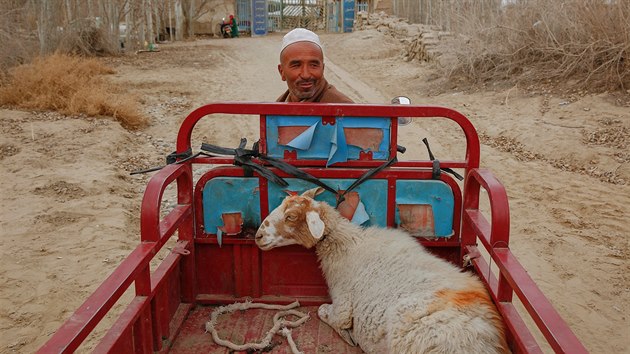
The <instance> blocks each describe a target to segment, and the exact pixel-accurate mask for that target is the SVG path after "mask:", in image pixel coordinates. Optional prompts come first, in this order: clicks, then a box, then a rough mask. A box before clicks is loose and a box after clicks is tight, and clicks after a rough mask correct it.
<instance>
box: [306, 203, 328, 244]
mask: <svg viewBox="0 0 630 354" xmlns="http://www.w3.org/2000/svg"><path fill="white" fill-rule="evenodd" d="M306 224H307V225H308V231H310V232H311V235H312V236H313V237H314V238H315V239H316V240H319V239H320V238H322V236H324V227H325V225H324V222H323V221H322V219H321V218H320V217H319V214H318V213H317V212H316V211H312V210H311V211H308V212H307V213H306Z"/></svg>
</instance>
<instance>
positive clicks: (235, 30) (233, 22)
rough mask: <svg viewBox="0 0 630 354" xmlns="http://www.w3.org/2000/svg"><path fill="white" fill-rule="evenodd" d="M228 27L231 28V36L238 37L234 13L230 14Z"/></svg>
mask: <svg viewBox="0 0 630 354" xmlns="http://www.w3.org/2000/svg"><path fill="white" fill-rule="evenodd" d="M230 28H231V29H232V32H231V35H232V38H236V37H238V23H236V19H235V18H234V15H230Z"/></svg>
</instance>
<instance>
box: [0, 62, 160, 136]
mask: <svg viewBox="0 0 630 354" xmlns="http://www.w3.org/2000/svg"><path fill="white" fill-rule="evenodd" d="M113 72H114V71H113V70H112V69H110V68H108V67H106V66H105V65H103V64H102V63H100V62H99V61H98V60H96V59H85V58H80V57H75V56H67V55H61V54H55V55H51V56H48V57H45V58H38V59H36V60H34V61H33V63H31V64H25V65H21V66H18V67H15V68H13V69H12V70H11V71H10V74H9V78H8V82H7V84H6V85H4V86H3V87H0V105H3V106H11V107H16V108H22V109H39V110H55V111H59V112H61V113H63V114H86V115H88V116H99V115H102V116H110V117H114V119H116V120H118V121H119V122H120V123H121V124H122V125H123V126H124V127H126V128H127V129H140V128H142V127H145V126H146V125H147V123H148V120H147V118H146V117H145V116H143V115H142V114H141V113H140V112H139V111H138V109H137V107H138V103H137V102H135V101H134V100H132V99H131V98H129V97H128V96H125V95H124V94H123V93H122V92H120V89H119V88H118V87H116V86H114V85H113V84H111V83H109V82H107V80H105V79H104V77H103V76H104V75H106V74H112V73H113Z"/></svg>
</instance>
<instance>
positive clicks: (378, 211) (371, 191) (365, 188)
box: [269, 178, 387, 227]
mask: <svg viewBox="0 0 630 354" xmlns="http://www.w3.org/2000/svg"><path fill="white" fill-rule="evenodd" d="M285 180H286V181H287V182H289V186H288V187H280V186H278V185H275V184H273V183H270V184H269V210H270V211H271V210H274V209H275V208H277V207H278V205H280V203H282V201H283V200H284V198H285V197H286V196H287V193H286V192H285V190H291V191H297V192H298V193H300V194H301V193H302V192H304V191H306V190H309V189H312V188H315V187H317V186H315V185H313V184H312V183H310V182H307V181H303V180H301V179H297V178H285ZM322 181H324V183H326V184H327V185H329V186H331V187H333V188H335V189H344V190H345V189H346V188H348V187H349V186H350V185H351V184H352V183H353V182H354V181H355V180H354V179H322ZM354 191H355V192H358V193H359V196H360V197H361V201H362V202H363V204H364V205H365V210H366V212H367V214H368V216H369V217H370V220H369V221H367V222H366V223H364V224H363V226H370V225H378V226H381V227H386V226H387V181H386V180H383V179H371V180H368V181H365V182H363V183H362V184H361V185H359V186H358V187H356V188H355V189H354ZM315 199H316V200H320V201H325V202H326V203H328V204H330V205H332V206H335V205H336V199H335V196H334V195H333V194H332V193H331V192H328V191H325V192H324V193H322V194H320V195H318V196H317V197H316V198H315Z"/></svg>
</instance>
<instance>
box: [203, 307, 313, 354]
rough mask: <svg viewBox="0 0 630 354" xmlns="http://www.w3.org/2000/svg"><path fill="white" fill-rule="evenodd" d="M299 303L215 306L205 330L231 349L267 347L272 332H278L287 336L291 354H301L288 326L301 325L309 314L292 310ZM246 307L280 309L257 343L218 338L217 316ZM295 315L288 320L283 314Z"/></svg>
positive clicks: (242, 309) (220, 343) (241, 349)
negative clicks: (292, 319) (293, 318)
mask: <svg viewBox="0 0 630 354" xmlns="http://www.w3.org/2000/svg"><path fill="white" fill-rule="evenodd" d="M299 306H300V303H299V302H297V301H295V302H293V303H291V304H288V305H284V306H283V305H270V304H262V303H254V302H250V301H246V302H241V303H234V304H231V305H226V306H221V307H217V308H216V309H215V310H214V311H212V314H211V315H210V321H208V322H207V323H206V332H211V333H212V339H213V340H214V342H215V343H216V344H218V345H222V346H224V347H227V348H230V349H232V350H239V351H243V350H248V349H254V350H260V349H264V348H267V347H268V346H269V345H270V344H271V338H273V336H274V334H276V333H278V332H280V334H282V335H283V336H285V337H286V338H287V341H288V342H289V346H290V347H291V351H292V352H293V354H303V353H302V352H300V351H299V350H298V348H297V345H296V344H295V342H294V341H293V337H292V336H291V330H290V329H289V327H290V328H295V327H298V326H300V325H302V324H303V323H304V322H306V321H307V320H308V319H309V318H310V315H309V314H307V313H303V312H300V311H298V310H293V309H294V308H296V307H299ZM247 309H265V310H280V311H279V312H277V313H276V314H275V315H274V316H273V327H271V329H270V330H269V332H267V334H266V335H265V337H264V338H263V339H262V340H261V341H260V342H258V343H245V344H235V343H233V342H230V341H228V340H225V339H222V338H219V334H218V333H217V331H216V329H215V326H216V324H217V318H218V317H219V316H220V315H222V314H224V313H231V312H234V311H236V310H241V311H244V310H247ZM291 315H293V316H296V317H297V318H298V319H297V320H295V321H289V320H286V319H284V317H285V316H291Z"/></svg>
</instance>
